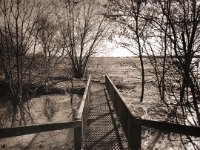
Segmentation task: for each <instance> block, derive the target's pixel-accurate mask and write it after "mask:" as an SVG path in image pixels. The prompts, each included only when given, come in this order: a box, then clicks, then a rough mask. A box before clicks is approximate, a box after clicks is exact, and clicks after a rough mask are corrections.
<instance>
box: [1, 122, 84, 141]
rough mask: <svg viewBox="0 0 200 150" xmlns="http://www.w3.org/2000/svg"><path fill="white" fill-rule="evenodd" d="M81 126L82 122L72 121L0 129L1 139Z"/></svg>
mask: <svg viewBox="0 0 200 150" xmlns="http://www.w3.org/2000/svg"><path fill="white" fill-rule="evenodd" d="M79 126H81V122H80V121H70V122H63V123H51V124H41V125H34V126H25V127H14V128H2V129H0V139H2V138H8V137H14V136H21V135H26V134H34V133H40V132H46V131H53V130H62V129H66V128H76V127H79Z"/></svg>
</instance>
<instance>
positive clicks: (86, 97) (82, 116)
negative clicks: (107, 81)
mask: <svg viewBox="0 0 200 150" xmlns="http://www.w3.org/2000/svg"><path fill="white" fill-rule="evenodd" d="M90 95H91V75H89V78H88V81H87V85H86V88H85V91H84V94H83V98H82V101H81V104H80V107H79V110H78V114H77V116H76V117H75V119H76V120H79V121H81V123H82V124H81V127H80V128H77V129H75V130H74V135H80V136H76V137H77V139H76V138H75V139H74V140H75V141H74V143H76V141H80V140H81V141H85V132H86V126H87V119H88V110H89V104H90V103H89V101H90ZM80 137H81V139H80ZM77 143H78V142H77ZM79 144H80V143H79ZM81 144H82V145H77V144H76V147H77V149H81V147H84V145H83V144H84V143H83V142H82V143H81Z"/></svg>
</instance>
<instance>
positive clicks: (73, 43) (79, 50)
mask: <svg viewBox="0 0 200 150" xmlns="http://www.w3.org/2000/svg"><path fill="white" fill-rule="evenodd" d="M98 5H99V4H98V3H97V2H96V1H95V0H82V1H71V0H68V1H64V6H65V8H64V10H63V12H61V11H59V13H60V14H61V15H57V16H58V20H59V23H60V33H61V35H62V37H61V38H62V40H63V44H62V45H63V47H64V49H65V51H66V52H67V56H68V57H69V59H70V62H71V66H72V70H73V76H74V77H75V78H82V77H83V76H84V73H85V69H86V67H87V65H88V62H89V60H90V57H91V56H92V55H94V54H95V53H96V52H97V50H98V46H99V44H100V42H101V41H102V39H103V38H104V34H105V32H106V28H107V26H106V22H105V17H104V16H103V15H102V14H103V13H106V11H107V9H106V8H103V7H102V8H101V7H100V8H99V6H98Z"/></svg>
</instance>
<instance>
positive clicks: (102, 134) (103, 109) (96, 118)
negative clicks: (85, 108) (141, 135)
mask: <svg viewBox="0 0 200 150" xmlns="http://www.w3.org/2000/svg"><path fill="white" fill-rule="evenodd" d="M84 143H85V144H84V145H85V149H95V150H96V149H101V150H103V149H105V150H116V149H120V150H123V149H128V144H127V140H126V138H125V134H124V132H123V130H122V127H121V125H120V123H119V120H118V118H117V115H116V113H115V111H114V110H113V106H112V103H111V100H110V97H109V95H108V93H107V91H106V90H105V87H104V86H103V87H102V88H101V89H100V90H98V91H95V92H92V95H91V101H90V111H89V116H88V128H87V130H86V138H85V142H84Z"/></svg>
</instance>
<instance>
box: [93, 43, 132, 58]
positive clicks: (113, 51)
mask: <svg viewBox="0 0 200 150" xmlns="http://www.w3.org/2000/svg"><path fill="white" fill-rule="evenodd" d="M102 48H103V49H102V50H100V52H99V53H97V54H96V56H97V57H130V56H134V55H133V53H131V52H130V51H128V50H127V49H125V48H122V47H120V46H118V45H117V44H115V43H112V42H110V41H106V42H105V43H104V44H103V45H102Z"/></svg>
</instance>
